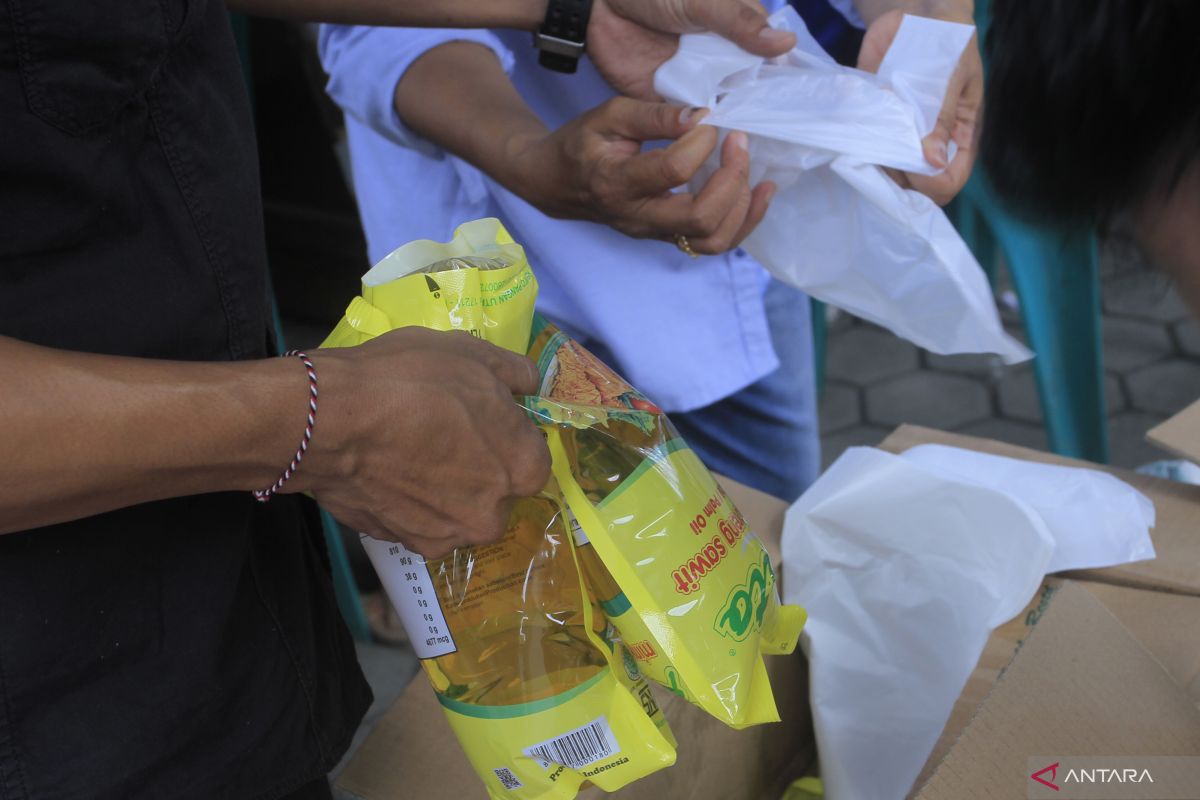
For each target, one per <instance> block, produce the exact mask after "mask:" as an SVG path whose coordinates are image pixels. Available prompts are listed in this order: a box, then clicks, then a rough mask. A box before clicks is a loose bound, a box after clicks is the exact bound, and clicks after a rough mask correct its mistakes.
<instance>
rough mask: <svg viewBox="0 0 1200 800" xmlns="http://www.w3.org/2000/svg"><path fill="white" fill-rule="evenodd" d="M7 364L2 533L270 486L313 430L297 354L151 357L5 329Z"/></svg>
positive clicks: (2, 364) (0, 449) (1, 424)
mask: <svg viewBox="0 0 1200 800" xmlns="http://www.w3.org/2000/svg"><path fill="white" fill-rule="evenodd" d="M0 368H2V369H3V374H4V375H6V376H7V377H6V378H5V380H3V381H0V534H2V533H11V532H13V531H18V530H24V529H27V528H31V527H37V526H41V525H47V524H51V523H55V522H62V521H66V520H70V519H76V518H79V517H83V516H88V515H91V514H97V513H101V512H104V511H109V510H112V509H115V508H120V507H122V506H127V505H132V504H135V503H140V502H147V501H151V500H157V499H162V498H166V497H173V496H180V495H188V494H197V493H201V492H210V491H221V490H235V489H236V490H250V489H256V488H264V487H266V486H267V485H269V484H270V483H271V482H272V481H274V480H275V478H276V477H277V476H278V474H279V472H280V470H281V469H282V468H283V466H284V465H285V464H286V463H287V461H288V459H289V458H290V456H291V454H292V453H293V452H294V451H295V447H296V443H297V442H298V441H299V439H300V434H301V433H302V430H303V423H304V412H305V405H304V403H305V400H306V395H305V391H306V380H307V379H306V377H305V375H304V370H303V368H302V367H301V365H300V364H299V363H298V362H297V360H296V359H270V360H264V361H254V362H240V363H186V362H170V361H153V360H149V359H136V358H118V357H112V356H98V355H88V354H80V353H70V352H66V351H61V350H53V349H49V348H44V347H36V346H33V345H29V344H26V343H23V342H19V341H16V340H14V339H8V338H5V337H0Z"/></svg>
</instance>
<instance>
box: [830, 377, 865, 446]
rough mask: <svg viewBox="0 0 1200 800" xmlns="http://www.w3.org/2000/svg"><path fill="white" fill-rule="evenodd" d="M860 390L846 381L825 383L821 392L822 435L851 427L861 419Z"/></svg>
mask: <svg viewBox="0 0 1200 800" xmlns="http://www.w3.org/2000/svg"><path fill="white" fill-rule="evenodd" d="M859 391H860V390H859V389H858V388H856V387H854V386H849V385H847V384H844V383H834V382H832V381H830V382H827V383H826V384H825V389H824V391H823V392H822V393H821V405H820V413H819V418H820V421H821V435H822V436H824V435H826V434H828V433H835V432H837V431H840V430H842V429H843V428H849V427H850V426H851V425H855V424H857V423H858V422H860V421H861V419H862V413H861V409H860V408H859V406H860V400H859Z"/></svg>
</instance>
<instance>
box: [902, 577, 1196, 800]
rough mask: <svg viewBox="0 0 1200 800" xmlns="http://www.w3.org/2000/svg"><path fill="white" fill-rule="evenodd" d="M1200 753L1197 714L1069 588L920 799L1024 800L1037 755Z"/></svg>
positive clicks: (1140, 650)
mask: <svg viewBox="0 0 1200 800" xmlns="http://www.w3.org/2000/svg"><path fill="white" fill-rule="evenodd" d="M1197 753H1200V711H1197V709H1196V708H1195V706H1194V705H1193V704H1192V702H1191V699H1190V698H1189V697H1188V695H1187V694H1186V693H1185V692H1184V691H1183V689H1181V688H1180V687H1179V685H1178V684H1176V682H1175V681H1174V680H1173V679H1172V678H1171V676H1170V675H1168V674H1167V673H1166V671H1164V670H1163V668H1162V666H1161V665H1160V664H1159V662H1158V661H1156V660H1155V659H1154V657H1153V656H1151V655H1150V653H1148V652H1147V651H1146V649H1145V648H1144V647H1142V645H1141V644H1140V643H1139V642H1138V641H1137V640H1136V639H1135V638H1134V637H1133V636H1132V635H1131V634H1130V632H1129V631H1128V630H1127V629H1126V628H1125V627H1124V626H1122V625H1121V623H1120V622H1118V621H1117V619H1116V617H1114V616H1113V615H1112V613H1110V612H1109V611H1108V609H1106V608H1105V607H1104V605H1103V604H1102V603H1101V601H1100V600H1099V599H1098V598H1097V596H1096V595H1094V594H1092V593H1091V592H1089V591H1088V590H1087V589H1086V588H1084V587H1083V586H1082V585H1079V584H1077V583H1074V582H1071V581H1068V582H1066V583H1065V584H1064V585H1063V586H1062V587H1061V588H1060V589H1059V590H1058V591H1057V592H1056V593H1055V596H1054V597H1053V599H1052V601H1051V602H1050V603H1049V606H1048V608H1047V610H1046V612H1045V614H1044V615H1043V617H1042V619H1041V620H1040V621H1039V622H1038V624H1037V626H1036V627H1035V628H1034V630H1033V632H1032V633H1031V634H1030V635H1029V636H1028V638H1027V639H1026V640H1025V643H1024V645H1023V646H1022V647H1021V648H1020V650H1019V651H1018V652H1017V655H1016V657H1015V658H1013V660H1012V663H1011V664H1010V665H1009V667H1008V668H1007V669H1006V670H1005V672H1004V674H1003V676H1002V677H1001V679H1000V680H999V682H998V683H997V684H996V686H995V688H994V689H993V690H992V692H991V693H990V694H989V695H988V697H987V699H986V700H985V701H984V703H983V705H982V707H981V708H980V709H979V712H978V713H977V714H976V715H975V717H974V719H973V720H972V721H971V723H970V724H969V725H968V726H967V728H966V730H965V732H964V733H963V734H962V736H961V737H960V738H959V739H958V741H957V742H955V744H954V746H953V747H952V748H951V749H950V752H949V753H948V754H947V755H946V756H945V758H944V759H943V760H942V761H941V763H940V764H938V765H937V766H936V769H935V770H934V772H933V775H932V777H930V778H929V780H928V782H927V783H925V784H924V785H923V786H921V787H920V789H919V790H918V791H917V793H916V797H917V798H918V799H919V800H942V799H943V798H945V800H951V798H953V800H960V799H961V798H964V797H980V798H988V797H995V798H1009V797H1024V796H1025V786H1026V782H1027V781H1028V780H1029V777H1028V770H1027V769H1026V760H1027V759H1028V758H1029V757H1030V756H1033V755H1054V754H1061V755H1085V754H1086V755H1114V754H1120V755H1195V754H1197Z"/></svg>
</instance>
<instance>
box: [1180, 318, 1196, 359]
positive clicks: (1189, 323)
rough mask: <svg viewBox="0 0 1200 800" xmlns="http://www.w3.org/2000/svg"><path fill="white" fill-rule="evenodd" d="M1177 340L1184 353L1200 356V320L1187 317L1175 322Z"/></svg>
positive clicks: (1194, 356)
mask: <svg viewBox="0 0 1200 800" xmlns="http://www.w3.org/2000/svg"><path fill="white" fill-rule="evenodd" d="M1175 341H1176V342H1177V343H1178V344H1179V349H1180V350H1181V351H1183V354H1184V355H1188V356H1192V357H1193V358H1200V322H1197V321H1196V320H1195V319H1185V320H1184V321H1183V322H1178V323H1176V324H1175Z"/></svg>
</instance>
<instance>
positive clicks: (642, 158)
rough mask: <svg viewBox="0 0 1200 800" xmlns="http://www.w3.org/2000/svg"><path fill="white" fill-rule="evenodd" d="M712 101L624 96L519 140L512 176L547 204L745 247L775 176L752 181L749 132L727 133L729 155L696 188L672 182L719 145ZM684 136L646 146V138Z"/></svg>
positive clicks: (705, 246) (712, 248)
mask: <svg viewBox="0 0 1200 800" xmlns="http://www.w3.org/2000/svg"><path fill="white" fill-rule="evenodd" d="M704 113H705V112H704V111H702V110H700V111H697V110H696V109H681V108H680V107H679V106H672V105H668V104H666V103H650V102H645V101H641V100H631V99H629V98H624V97H616V98H613V99H612V100H609V101H608V102H606V103H604V104H603V105H600V106H598V107H597V108H594V109H592V110H591V111H589V112H588V113H586V114H583V115H582V116H580V117H579V118H577V119H575V120H573V121H571V122H569V123H567V124H566V125H564V126H563V127H561V128H559V129H558V130H556V131H554V132H552V133H549V134H546V133H541V134H527V135H525V136H524V137H523V138H520V139H518V140H517V141H515V142H514V143H513V145H512V156H511V158H510V159H509V164H510V168H511V169H513V170H515V174H516V175H519V176H521V178H522V180H520V181H512V182H511V185H513V186H514V187H519V191H521V192H522V196H523V197H524V199H525V200H527V201H528V202H530V203H531V204H533V205H534V206H536V207H537V208H538V209H540V210H541V211H542V212H543V213H546V214H548V215H550V216H552V217H558V218H562V219H583V220H589V221H592V222H599V223H603V224H605V225H609V226H611V227H613V228H615V229H616V230H619V231H621V232H622V233H625V234H627V235H629V236H635V237H639V238H654V239H665V240H668V241H674V240H675V238H676V237H677V236H679V235H683V236H686V237H687V238H688V240H689V244H690V246H691V247H692V249H693V250H695V251H696V252H697V253H707V254H713V253H722V252H724V251H726V250H729V249H731V248H733V247H736V246H737V245H738V244H739V243H740V242H741V241H742V240H743V239H745V238H746V237H747V236H749V235H750V232H751V231H753V230H754V228H755V227H756V226H757V225H758V223H759V222H761V221H762V218H763V215H764V214H766V211H767V206H768V204H769V203H770V201H771V196H772V195H773V194H774V193H775V185H774V184H773V183H770V182H763V183H761V184H759V185H758V186H756V187H754V188H753V189H752V188H751V187H750V183H749V175H750V158H749V154H748V152H747V150H746V145H747V142H746V135H745V134H743V133H734V134H730V135H729V136H728V137H726V139H725V142H724V145H723V146H722V148H721V165H720V167H719V168H718V169H717V170H716V171H715V172H714V173H713V174H712V175H711V176H710V177H709V178H708V180H707V181H706V182H705V184H704V186H703V187H702V188H701V189H700V191H699V192H697V193H694V194H693V193H691V192H686V191H685V192H671V189H672V188H674V187H677V186H681V185H683V184H685V183H687V182H688V181H689V180H691V179H692V177H693V176H695V174H696V173H697V171H698V170H699V169H700V167H701V166H702V165H703V164H704V162H705V160H706V159H707V158H708V156H709V155H710V154H711V153H712V151H713V149H714V148H715V147H716V146H717V141H718V133H717V130H716V129H715V128H713V127H711V126H708V125H698V124H697V123H698V122H699V121H700V119H701V118H702V117H703V115H704ZM657 139H673V140H675V141H674V142H673V143H672V144H671V145H670V146H668V147H665V148H658V149H652V150H646V151H644V152H643V151H642V149H641V147H642V142H646V141H653V140H657Z"/></svg>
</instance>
